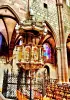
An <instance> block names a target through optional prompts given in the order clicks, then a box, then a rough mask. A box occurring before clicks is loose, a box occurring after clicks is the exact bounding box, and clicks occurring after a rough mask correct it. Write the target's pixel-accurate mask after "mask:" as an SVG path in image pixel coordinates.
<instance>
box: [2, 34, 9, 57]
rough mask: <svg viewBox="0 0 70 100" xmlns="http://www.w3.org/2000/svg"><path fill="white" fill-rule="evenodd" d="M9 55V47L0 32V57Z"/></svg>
mask: <svg viewBox="0 0 70 100" xmlns="http://www.w3.org/2000/svg"><path fill="white" fill-rule="evenodd" d="M7 54H8V46H7V43H6V40H5V38H4V36H3V35H2V33H1V32H0V56H6V55H7Z"/></svg>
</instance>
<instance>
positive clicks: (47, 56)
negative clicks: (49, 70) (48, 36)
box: [43, 44, 51, 62]
mask: <svg viewBox="0 0 70 100" xmlns="http://www.w3.org/2000/svg"><path fill="white" fill-rule="evenodd" d="M43 48H44V49H43V56H44V61H45V62H47V61H48V60H49V59H50V58H51V48H50V46H49V45H48V44H44V45H43Z"/></svg>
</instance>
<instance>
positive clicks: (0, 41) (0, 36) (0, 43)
mask: <svg viewBox="0 0 70 100" xmlns="http://www.w3.org/2000/svg"><path fill="white" fill-rule="evenodd" d="M1 46H2V35H1V34H0V50H1Z"/></svg>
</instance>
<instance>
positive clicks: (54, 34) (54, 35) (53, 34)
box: [45, 21, 57, 43]
mask: <svg viewBox="0 0 70 100" xmlns="http://www.w3.org/2000/svg"><path fill="white" fill-rule="evenodd" d="M45 22H46V25H47V26H48V28H49V29H50V31H51V33H52V36H53V38H54V40H55V43H57V41H56V37H57V36H56V33H55V31H54V29H53V28H52V26H51V25H50V24H49V23H48V22H47V21H45Z"/></svg>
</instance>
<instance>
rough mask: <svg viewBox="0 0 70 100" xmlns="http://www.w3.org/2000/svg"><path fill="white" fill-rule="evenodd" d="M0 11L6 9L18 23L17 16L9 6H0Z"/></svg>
mask: <svg viewBox="0 0 70 100" xmlns="http://www.w3.org/2000/svg"><path fill="white" fill-rule="evenodd" d="M0 9H8V10H9V11H10V12H11V13H12V14H13V15H14V16H15V18H16V20H17V22H19V21H20V18H19V16H18V15H17V14H16V12H15V11H14V10H13V9H12V8H11V7H10V6H9V5H1V6H0Z"/></svg>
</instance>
